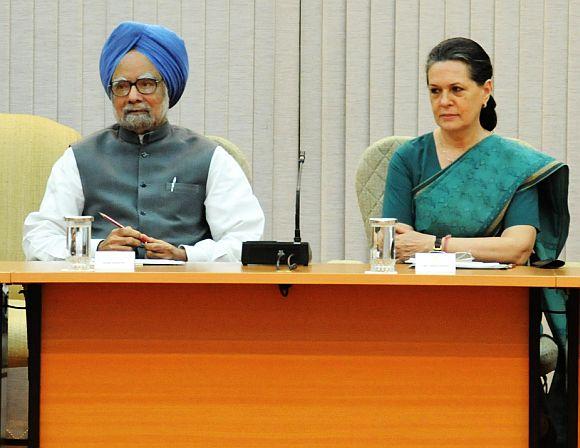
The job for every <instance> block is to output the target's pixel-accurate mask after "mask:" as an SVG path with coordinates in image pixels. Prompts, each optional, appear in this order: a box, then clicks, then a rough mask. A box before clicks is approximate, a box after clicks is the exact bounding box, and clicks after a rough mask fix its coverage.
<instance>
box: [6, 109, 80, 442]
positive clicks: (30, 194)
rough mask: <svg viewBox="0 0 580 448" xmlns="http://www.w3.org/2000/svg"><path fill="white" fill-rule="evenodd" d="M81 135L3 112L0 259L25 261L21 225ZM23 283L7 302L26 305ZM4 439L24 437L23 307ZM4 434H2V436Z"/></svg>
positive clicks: (15, 324) (13, 341) (11, 348)
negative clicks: (59, 160)
mask: <svg viewBox="0 0 580 448" xmlns="http://www.w3.org/2000/svg"><path fill="white" fill-rule="evenodd" d="M79 138H80V134H79V133H78V132H76V131H75V130H73V129H71V128H69V127H67V126H63V125H61V124H58V123H56V122H54V121H52V120H49V119H47V118H43V117H38V116H33V115H22V114H0V210H1V211H2V212H1V213H2V219H0V235H2V244H0V260H9V261H18V260H23V259H24V254H23V252H22V225H23V222H24V218H25V217H26V215H28V213H30V212H32V211H34V210H38V207H39V205H40V202H41V200H42V197H43V195H44V190H45V187H46V180H47V179H48V176H49V174H50V170H51V168H52V165H53V164H54V162H55V161H56V159H57V158H58V157H59V156H60V155H61V154H62V153H63V152H64V150H65V149H66V148H67V147H68V146H69V145H70V144H71V143H73V142H74V141H76V140H78V139H79ZM19 289H20V287H18V286H13V287H11V288H10V289H9V293H8V294H9V296H8V300H9V304H11V305H14V306H18V307H22V306H23V305H24V302H23V300H22V296H21V295H20V294H18V291H19ZM8 312H9V319H8V322H9V327H8V367H9V371H8V375H7V383H8V384H7V389H6V392H7V402H6V404H7V413H6V416H7V421H6V433H7V434H6V437H8V438H26V431H27V395H28V394H27V389H28V387H27V375H26V366H27V365H28V349H27V343H26V316H25V311H24V310H23V309H15V308H10V309H9V311H8ZM2 437H4V435H2Z"/></svg>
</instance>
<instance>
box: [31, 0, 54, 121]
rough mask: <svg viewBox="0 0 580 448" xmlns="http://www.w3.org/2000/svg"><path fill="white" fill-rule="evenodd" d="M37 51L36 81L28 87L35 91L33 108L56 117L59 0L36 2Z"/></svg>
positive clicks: (35, 42) (34, 62) (35, 110)
mask: <svg viewBox="0 0 580 448" xmlns="http://www.w3.org/2000/svg"><path fill="white" fill-rule="evenodd" d="M33 17H34V21H33V24H34V31H33V33H32V37H33V39H34V48H42V51H34V57H33V66H32V67H33V69H32V74H33V83H32V84H31V85H29V86H28V89H30V90H31V91H32V94H33V108H32V111H33V113H34V114H36V115H42V116H43V117H48V118H51V119H52V120H56V119H57V116H58V111H57V107H58V80H57V79H56V77H55V74H56V73H58V58H57V57H55V55H58V52H59V49H58V26H57V24H58V2H54V1H53V0H36V1H35V2H34V13H33Z"/></svg>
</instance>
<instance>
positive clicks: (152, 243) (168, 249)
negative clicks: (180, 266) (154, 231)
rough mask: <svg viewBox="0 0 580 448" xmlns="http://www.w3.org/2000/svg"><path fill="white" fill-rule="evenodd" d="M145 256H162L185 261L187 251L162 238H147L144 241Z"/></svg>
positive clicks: (167, 258) (166, 258)
mask: <svg viewBox="0 0 580 448" xmlns="http://www.w3.org/2000/svg"><path fill="white" fill-rule="evenodd" d="M145 250H146V251H147V254H146V255H145V257H146V258H163V259H165V260H180V261H187V253H186V252H185V249H182V248H180V247H175V246H174V245H173V244H169V243H167V242H165V241H163V240H156V239H155V238H149V239H148V241H147V243H145Z"/></svg>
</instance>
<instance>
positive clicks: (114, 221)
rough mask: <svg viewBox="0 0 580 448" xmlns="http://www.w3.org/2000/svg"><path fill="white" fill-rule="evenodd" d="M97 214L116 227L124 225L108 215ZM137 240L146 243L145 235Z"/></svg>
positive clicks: (122, 227) (120, 227)
mask: <svg viewBox="0 0 580 448" xmlns="http://www.w3.org/2000/svg"><path fill="white" fill-rule="evenodd" d="M99 215H101V217H102V218H103V219H105V220H107V221H109V222H110V223H111V224H113V225H114V226H115V227H118V228H119V229H124V228H125V226H124V225H123V224H121V223H120V222H119V221H117V220H115V219H113V218H111V217H110V216H109V215H105V214H104V213H101V212H99ZM139 240H140V241H141V242H142V243H147V237H145V236H142V237H141V238H139Z"/></svg>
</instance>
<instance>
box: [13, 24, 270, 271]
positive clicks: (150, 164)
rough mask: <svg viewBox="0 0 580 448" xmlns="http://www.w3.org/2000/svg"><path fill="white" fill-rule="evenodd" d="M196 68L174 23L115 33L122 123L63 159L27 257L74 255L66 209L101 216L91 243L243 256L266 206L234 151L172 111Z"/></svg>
mask: <svg viewBox="0 0 580 448" xmlns="http://www.w3.org/2000/svg"><path fill="white" fill-rule="evenodd" d="M188 70H189V66H188V60H187V51H186V49H185V45H184V42H183V40H182V39H181V38H180V37H179V36H177V35H176V34H175V33H174V32H173V31H171V30H168V29H167V28H164V27H161V26H158V25H147V24H142V23H136V22H124V23H121V24H120V25H119V26H118V27H117V28H116V29H115V30H114V31H113V32H112V33H111V35H110V36H109V38H108V39H107V41H106V43H105V46H104V47H103V51H102V54H101V59H100V75H101V81H102V83H103V87H104V88H105V91H106V93H107V95H108V96H109V98H110V99H111V102H112V105H113V109H114V112H115V116H116V119H117V123H116V124H114V125H113V126H110V127H108V128H106V129H104V130H102V131H99V132H96V133H95V134H93V135H91V136H89V137H86V138H84V139H83V140H81V141H79V142H78V143H75V144H74V145H72V147H70V148H68V149H67V150H66V151H65V153H64V154H63V156H62V157H61V158H60V159H59V160H58V161H57V162H56V164H55V166H54V167H53V170H52V173H51V175H50V178H49V180H48V185H47V189H46V193H45V196H44V199H43V201H42V204H41V206H40V210H39V211H38V212H34V213H31V214H30V215H29V216H28V217H27V218H26V221H25V223H24V238H23V247H24V251H25V254H26V257H27V258H28V259H32V260H34V259H36V260H58V259H63V258H66V236H65V225H64V219H63V217H64V216H75V215H90V216H94V217H95V221H94V223H93V237H94V239H93V240H92V246H93V251H94V250H121V251H131V250H135V251H136V252H137V256H138V257H140V258H164V259H175V260H184V261H186V260H187V261H235V260H239V258H240V253H241V246H242V242H243V241H245V240H255V239H259V238H260V237H261V235H262V231H263V228H264V214H263V212H262V209H261V208H260V205H259V203H258V200H257V199H256V197H255V196H254V195H253V193H252V190H251V187H250V185H249V183H248V181H247V179H246V177H245V175H244V173H243V171H242V170H241V168H240V167H239V165H238V164H237V163H236V161H235V160H234V159H233V158H232V157H231V156H230V155H229V154H228V153H227V152H226V151H225V150H224V149H223V148H221V147H220V146H217V145H216V144H215V143H214V142H212V141H210V140H208V139H206V138H204V137H203V136H201V135H198V134H196V133H195V132H193V131H190V130H188V129H185V128H182V127H178V126H173V125H171V124H169V122H168V121H167V111H168V109H169V108H171V107H173V106H174V105H175V104H176V103H177V102H178V101H179V99H180V97H181V95H182V93H183V90H184V88H185V84H186V82H187V75H188ZM100 213H105V214H106V215H109V216H111V217H114V219H115V220H117V221H118V222H120V223H122V227H120V228H117V227H113V225H112V224H111V223H110V222H109V221H107V220H105V219H103V218H102V217H101V215H100Z"/></svg>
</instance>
